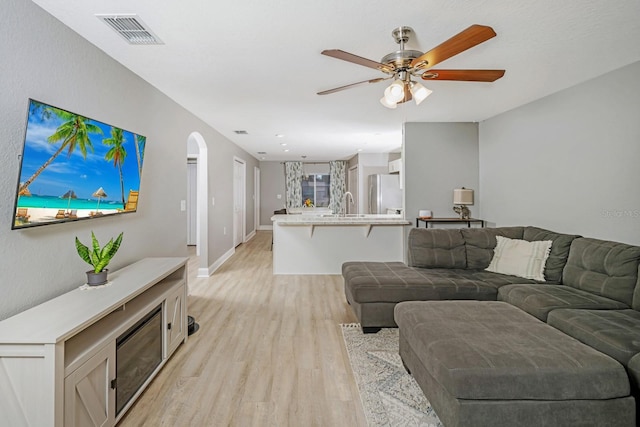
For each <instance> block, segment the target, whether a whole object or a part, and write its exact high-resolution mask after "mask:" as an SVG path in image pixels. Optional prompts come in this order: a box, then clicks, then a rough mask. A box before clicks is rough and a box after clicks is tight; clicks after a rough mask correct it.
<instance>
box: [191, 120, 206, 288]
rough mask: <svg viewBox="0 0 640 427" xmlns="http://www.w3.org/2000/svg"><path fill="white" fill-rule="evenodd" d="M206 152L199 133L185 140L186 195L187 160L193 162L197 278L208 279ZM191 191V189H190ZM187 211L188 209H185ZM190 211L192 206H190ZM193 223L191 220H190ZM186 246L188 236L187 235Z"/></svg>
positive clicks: (192, 134) (204, 143) (194, 133)
mask: <svg viewBox="0 0 640 427" xmlns="http://www.w3.org/2000/svg"><path fill="white" fill-rule="evenodd" d="M208 156H209V154H208V150H207V143H206V142H205V140H204V138H203V137H202V135H201V134H200V133H199V132H193V133H191V135H189V137H188V138H187V178H188V179H187V194H188V193H189V191H190V188H189V187H190V186H191V187H193V183H191V184H190V183H189V181H190V179H189V166H188V164H189V163H188V162H189V159H194V160H195V167H194V168H195V169H194V173H195V195H194V198H195V202H194V204H195V212H193V215H194V216H195V243H194V244H195V246H196V255H197V257H198V277H209V227H208V226H209V221H208V214H209V212H208V206H209V205H208V203H207V198H208V197H209V196H208V184H207V180H208V170H209V166H208V158H209V157H208ZM191 189H192V188H191ZM187 204H188V200H187ZM187 210H188V208H187ZM191 210H192V211H193V210H194V209H193V206H192V209H191ZM191 220H192V221H193V218H192V219H191ZM189 221H190V219H189V212H187V232H189ZM187 244H189V236H188V235H187Z"/></svg>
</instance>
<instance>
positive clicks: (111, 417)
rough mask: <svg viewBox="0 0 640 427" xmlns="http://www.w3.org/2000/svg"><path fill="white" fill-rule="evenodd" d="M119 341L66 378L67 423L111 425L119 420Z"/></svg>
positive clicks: (78, 426) (84, 426) (73, 426)
mask: <svg viewBox="0 0 640 427" xmlns="http://www.w3.org/2000/svg"><path fill="white" fill-rule="evenodd" d="M115 368H116V344H115V341H114V342H111V343H110V344H108V345H106V346H105V347H104V348H103V349H102V350H100V352H98V353H97V354H96V355H95V356H93V357H92V358H91V359H89V360H87V361H86V362H85V363H84V364H83V365H82V366H80V367H79V368H78V369H76V370H75V371H73V372H72V373H70V374H69V376H68V377H67V378H65V380H64V425H65V427H89V426H111V425H113V424H114V422H115V412H116V407H115V401H116V399H115V397H116V394H115V389H112V388H111V380H113V379H114V378H115V376H116V375H115V372H116V369H115Z"/></svg>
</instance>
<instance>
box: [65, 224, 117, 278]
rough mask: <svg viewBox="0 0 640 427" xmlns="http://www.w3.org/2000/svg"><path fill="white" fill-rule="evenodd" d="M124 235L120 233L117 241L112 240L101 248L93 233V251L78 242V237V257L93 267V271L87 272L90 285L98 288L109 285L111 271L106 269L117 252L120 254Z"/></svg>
mask: <svg viewBox="0 0 640 427" xmlns="http://www.w3.org/2000/svg"><path fill="white" fill-rule="evenodd" d="M123 234H124V233H120V235H119V236H118V237H117V238H116V240H113V238H111V240H109V242H108V243H107V244H106V245H104V247H103V248H100V244H99V243H98V239H96V235H95V234H93V231H92V232H91V241H92V249H91V250H89V248H88V247H87V246H85V245H83V244H82V243H81V242H80V240H78V237H76V250H77V251H78V255H80V258H82V259H83V260H84V261H85V262H86V263H87V264H89V265H91V266H93V270H89V271H87V284H88V285H90V286H98V285H104V284H105V283H107V273H108V272H109V270H107V269H106V268H105V267H106V266H107V265H108V264H109V261H111V258H113V256H114V255H115V254H116V252H118V249H119V248H120V243H121V242H122V235H123Z"/></svg>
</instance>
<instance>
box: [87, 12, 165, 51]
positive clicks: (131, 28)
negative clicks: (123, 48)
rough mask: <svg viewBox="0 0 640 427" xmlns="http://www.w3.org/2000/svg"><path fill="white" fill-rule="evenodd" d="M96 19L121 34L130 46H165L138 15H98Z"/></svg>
mask: <svg viewBox="0 0 640 427" xmlns="http://www.w3.org/2000/svg"><path fill="white" fill-rule="evenodd" d="M96 17H97V18H98V19H100V20H102V21H103V22H104V23H105V24H107V25H108V26H109V27H111V28H112V29H113V30H114V31H115V32H117V33H118V34H120V36H121V37H122V38H123V39H125V40H126V41H127V42H128V43H129V44H135V45H148V44H164V43H162V40H160V38H159V37H158V36H156V35H155V34H154V33H153V31H151V30H150V29H149V28H148V27H147V26H146V25H145V24H144V22H142V20H141V19H140V17H138V15H96Z"/></svg>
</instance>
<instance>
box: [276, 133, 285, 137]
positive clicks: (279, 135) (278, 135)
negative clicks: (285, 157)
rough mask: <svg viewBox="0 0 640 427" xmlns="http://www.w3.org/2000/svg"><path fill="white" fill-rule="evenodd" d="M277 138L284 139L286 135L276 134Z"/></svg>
mask: <svg viewBox="0 0 640 427" xmlns="http://www.w3.org/2000/svg"><path fill="white" fill-rule="evenodd" d="M276 138H284V135H283V134H281V133H276Z"/></svg>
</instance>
